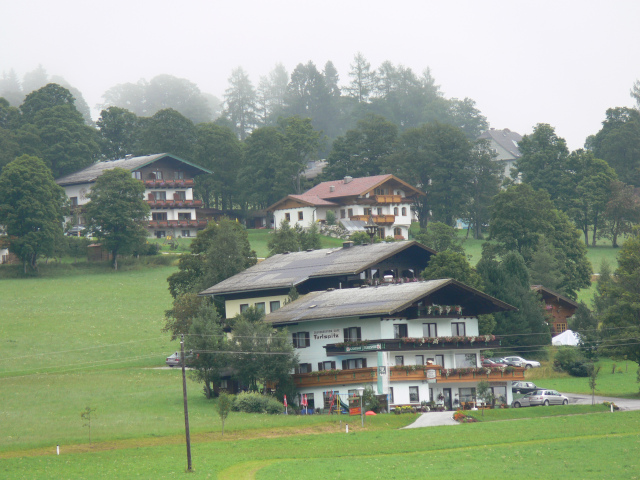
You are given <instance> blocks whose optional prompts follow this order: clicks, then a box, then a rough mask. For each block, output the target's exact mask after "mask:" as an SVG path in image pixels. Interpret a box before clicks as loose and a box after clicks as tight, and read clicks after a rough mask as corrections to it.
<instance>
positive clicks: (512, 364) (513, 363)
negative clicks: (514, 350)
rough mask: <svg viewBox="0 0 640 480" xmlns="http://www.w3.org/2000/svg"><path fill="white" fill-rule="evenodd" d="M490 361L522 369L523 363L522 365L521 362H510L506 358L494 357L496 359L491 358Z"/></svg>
mask: <svg viewBox="0 0 640 480" xmlns="http://www.w3.org/2000/svg"><path fill="white" fill-rule="evenodd" d="M490 360H493V361H494V362H497V363H503V364H505V365H507V366H509V367H521V366H522V363H520V362H515V361H510V360H507V359H506V358H502V357H494V358H491V359H490Z"/></svg>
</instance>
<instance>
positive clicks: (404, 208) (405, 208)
mask: <svg viewBox="0 0 640 480" xmlns="http://www.w3.org/2000/svg"><path fill="white" fill-rule="evenodd" d="M402 216H403V217H406V216H407V207H402Z"/></svg>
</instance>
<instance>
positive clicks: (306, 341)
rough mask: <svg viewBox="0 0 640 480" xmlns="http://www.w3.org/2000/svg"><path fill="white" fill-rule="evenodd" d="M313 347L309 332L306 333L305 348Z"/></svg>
mask: <svg viewBox="0 0 640 480" xmlns="http://www.w3.org/2000/svg"><path fill="white" fill-rule="evenodd" d="M310 345H311V341H310V340H309V332H305V333H304V346H305V347H308V346H310Z"/></svg>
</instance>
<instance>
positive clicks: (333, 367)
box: [331, 362, 336, 370]
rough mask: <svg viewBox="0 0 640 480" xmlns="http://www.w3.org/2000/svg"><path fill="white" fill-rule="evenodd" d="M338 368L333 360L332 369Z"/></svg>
mask: <svg viewBox="0 0 640 480" xmlns="http://www.w3.org/2000/svg"><path fill="white" fill-rule="evenodd" d="M335 369H336V362H331V370H335Z"/></svg>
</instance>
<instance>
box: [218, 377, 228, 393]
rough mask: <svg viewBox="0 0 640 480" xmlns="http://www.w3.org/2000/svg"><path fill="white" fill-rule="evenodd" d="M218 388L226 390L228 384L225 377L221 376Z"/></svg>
mask: <svg viewBox="0 0 640 480" xmlns="http://www.w3.org/2000/svg"><path fill="white" fill-rule="evenodd" d="M219 386H220V389H221V390H226V389H227V388H228V386H229V382H228V381H227V379H226V378H223V379H222V380H220V385H219Z"/></svg>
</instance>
